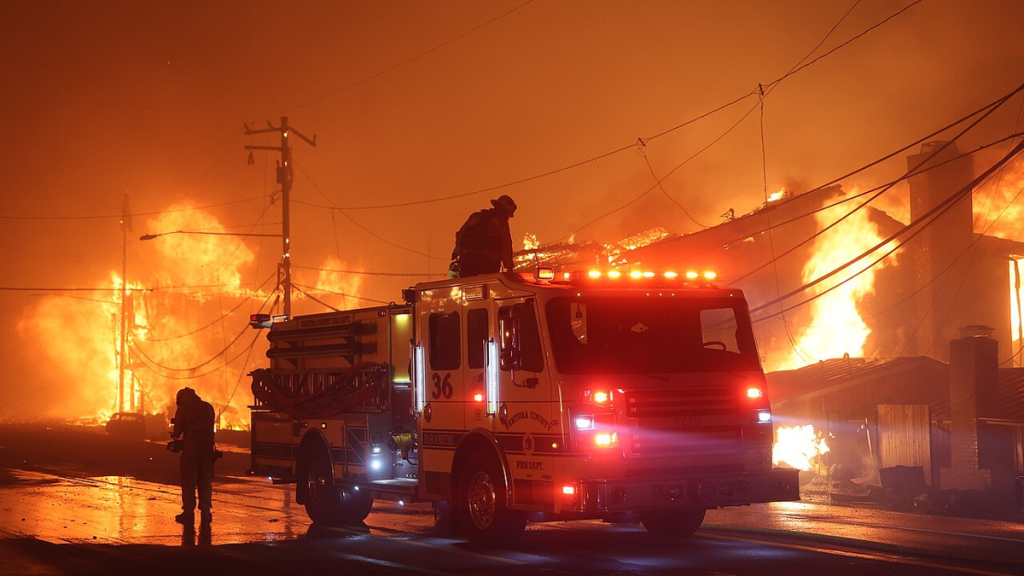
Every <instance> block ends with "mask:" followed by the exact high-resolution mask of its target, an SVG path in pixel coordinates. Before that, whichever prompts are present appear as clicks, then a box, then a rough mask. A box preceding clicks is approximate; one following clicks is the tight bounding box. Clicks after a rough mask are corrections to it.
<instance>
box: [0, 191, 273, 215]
mask: <svg viewBox="0 0 1024 576" xmlns="http://www.w3.org/2000/svg"><path fill="white" fill-rule="evenodd" d="M262 198H263V196H254V197H252V198H244V199H242V200H232V201H230V202H220V203H218V204H206V205H204V206H189V207H187V208H175V209H169V210H161V211H159V212H133V213H132V214H131V216H132V217H133V218H134V217H137V216H160V215H163V214H174V213H176V212H189V211H193V210H206V209H207V208H220V207H222V206H232V205H235V204H244V203H246V202H252V201H253V200H260V199H262ZM114 218H116V219H118V220H120V219H121V218H124V214H101V215H92V216H8V215H0V220H110V219H114Z"/></svg>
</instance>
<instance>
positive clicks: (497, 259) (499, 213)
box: [450, 196, 516, 278]
mask: <svg viewBox="0 0 1024 576" xmlns="http://www.w3.org/2000/svg"><path fill="white" fill-rule="evenodd" d="M491 205H493V206H494V207H493V208H487V209H484V210H481V211H479V212H474V213H473V214H471V215H470V217H469V218H468V219H467V220H466V223H465V224H463V225H462V228H459V231H458V232H456V233H455V249H454V250H453V251H452V265H451V268H450V269H451V271H452V272H453V273H455V274H456V275H457V276H459V277H461V278H465V277H467V276H476V275H478V274H493V273H495V272H501V271H502V270H503V269H504V270H505V271H511V270H512V268H513V263H512V233H511V232H510V231H509V228H508V219H509V218H511V217H512V216H513V215H514V214H515V213H516V203H515V201H514V200H512V198H510V197H508V196H501V197H500V198H498V199H496V200H491Z"/></svg>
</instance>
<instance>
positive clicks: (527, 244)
mask: <svg viewBox="0 0 1024 576" xmlns="http://www.w3.org/2000/svg"><path fill="white" fill-rule="evenodd" d="M537 248H540V242H538V241H537V235H536V234H530V233H529V232H527V233H526V234H525V235H524V236H523V250H536V249H537Z"/></svg>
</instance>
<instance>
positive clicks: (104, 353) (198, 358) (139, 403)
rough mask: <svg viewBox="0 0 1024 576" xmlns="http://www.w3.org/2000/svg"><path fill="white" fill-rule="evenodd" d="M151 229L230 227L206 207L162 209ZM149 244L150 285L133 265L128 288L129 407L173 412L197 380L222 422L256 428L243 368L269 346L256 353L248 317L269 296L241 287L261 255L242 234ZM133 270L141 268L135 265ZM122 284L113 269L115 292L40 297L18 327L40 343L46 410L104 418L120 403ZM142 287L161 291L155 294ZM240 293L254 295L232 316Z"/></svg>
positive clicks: (36, 349) (259, 345)
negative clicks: (185, 390) (204, 209)
mask: <svg viewBox="0 0 1024 576" xmlns="http://www.w3.org/2000/svg"><path fill="white" fill-rule="evenodd" d="M186 214H187V215H186ZM149 226H150V228H149V229H150V230H159V231H165V230H189V229H191V230H198V229H203V230H223V229H224V228H223V227H222V226H221V225H220V223H219V222H218V221H217V219H216V218H215V217H214V216H212V215H210V214H208V213H205V212H202V211H199V210H190V211H188V212H187V213H185V212H180V211H179V212H168V213H164V214H163V215H161V216H159V217H158V218H156V219H155V220H153V221H152V222H150V223H149ZM145 250H146V251H149V250H154V251H156V252H157V253H158V255H157V256H156V257H155V258H154V257H153V256H152V252H150V253H149V254H147V253H146V252H143V251H141V250H140V258H142V259H143V261H144V262H146V264H147V265H146V271H145V272H146V276H147V280H146V282H145V283H142V282H139V281H134V280H131V279H130V278H131V276H132V275H133V270H132V269H131V268H130V269H129V281H128V283H127V286H126V289H125V298H126V299H125V310H126V312H127V322H126V323H125V341H126V346H125V349H126V354H125V365H126V367H125V373H124V383H125V384H124V392H123V393H124V396H123V398H122V402H123V405H124V409H125V410H126V411H128V410H132V411H137V412H145V413H150V414H159V413H164V414H173V411H174V397H175V394H176V392H177V391H178V390H179V389H181V388H182V387H185V386H189V387H191V388H193V389H195V390H196V391H197V392H198V393H199V395H200V396H201V397H202V398H203V399H204V400H206V401H207V402H210V403H211V404H212V405H213V406H214V409H215V410H216V411H217V413H218V414H220V425H221V427H222V428H232V427H246V426H248V418H249V411H248V409H247V405H248V403H249V400H250V397H249V393H248V383H247V382H246V378H245V373H246V372H248V370H249V369H251V368H252V366H251V364H252V363H253V362H258V361H259V358H260V357H261V356H262V352H263V351H264V350H265V346H266V344H265V341H264V340H263V339H257V340H256V343H255V347H256V349H253V350H248V347H249V344H250V343H251V342H253V337H254V336H255V332H253V333H252V335H251V336H250V333H249V332H248V331H247V330H246V327H247V322H246V320H247V315H248V314H249V312H250V311H251V310H250V307H251V308H255V307H257V306H258V305H259V303H262V301H263V300H264V299H265V298H266V294H262V293H259V292H254V291H252V290H249V289H243V288H242V287H241V283H242V273H243V271H244V270H245V269H246V266H247V265H248V264H250V263H251V262H253V260H254V259H255V257H254V254H253V252H252V251H251V250H250V249H249V248H248V247H247V246H246V245H245V244H244V243H243V242H242V239H240V238H237V237H231V236H215V235H198V236H193V235H187V234H172V235H167V236H162V237H160V238H159V239H156V240H154V241H152V242H151V243H149V242H148V243H146V248H145ZM134 275H138V276H143V272H142V270H138V269H136V271H134ZM123 283H124V280H123V279H122V278H121V277H120V274H118V273H115V272H111V273H110V274H109V275H108V280H107V282H106V284H107V285H108V286H110V287H111V288H112V290H111V291H110V292H104V293H100V294H102V295H101V296H97V297H95V298H88V299H86V301H85V302H83V301H82V300H81V299H76V298H68V297H66V296H62V295H61V296H46V297H42V298H40V299H39V300H38V301H37V303H36V304H35V305H34V306H32V307H30V308H28V309H27V310H26V312H25V313H24V314H23V316H22V317H21V318H20V319H19V322H18V329H19V333H20V334H21V336H22V337H23V338H24V339H25V340H27V341H29V342H31V343H33V344H34V346H33V347H32V349H33V354H34V355H35V360H36V361H37V362H38V364H39V366H40V370H39V373H40V378H44V379H45V382H46V383H47V384H46V385H47V386H51V387H52V390H53V391H52V394H51V396H52V401H51V402H50V405H49V412H48V413H47V414H44V416H58V417H65V418H69V419H72V420H77V421H80V422H82V423H93V422H96V423H102V422H105V421H106V420H107V419H109V417H110V415H111V414H112V413H113V412H114V411H116V410H117V407H118V397H117V391H118V378H119V365H120V358H119V353H120V341H121V310H122V306H121V287H122V285H123ZM89 284H90V285H93V286H95V285H103V284H104V282H103V281H102V280H97V281H94V282H89ZM144 284H145V285H148V286H151V287H155V288H156V290H153V291H147V289H146V288H145V286H144ZM182 285H185V286H186V287H187V288H182ZM188 286H191V287H188ZM238 297H252V298H253V302H252V303H250V304H249V305H242V306H239V307H238V309H237V311H236V314H228V312H229V311H230V310H231V309H232V308H235V307H236V306H238V304H239V300H238ZM218 319H221V320H219V321H218ZM243 331H244V333H243ZM240 333H241V336H240V337H239V334H240ZM236 337H238V338H237V339H235V338H236ZM246 358H248V364H246V363H245V360H246ZM189 368H193V369H191V370H189Z"/></svg>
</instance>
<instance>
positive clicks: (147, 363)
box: [131, 291, 276, 380]
mask: <svg viewBox="0 0 1024 576" xmlns="http://www.w3.org/2000/svg"><path fill="white" fill-rule="evenodd" d="M275 293H276V291H275V292H272V293H271V294H269V295H268V296H267V298H266V299H265V300H264V301H263V304H262V305H261V306H260V308H259V309H260V310H262V309H263V306H266V304H267V302H269V301H270V296H272V295H273V294H275ZM248 329H250V328H249V326H248V325H246V327H245V328H243V329H242V331H241V332H239V333H238V335H237V336H235V338H234V339H233V340H232V341H231V342H230V343H229V344H228V345H227V346H225V347H224V348H223V349H222V350H221V351H219V352H217V353H216V354H214V355H213V356H212V357H211V358H210V359H208V360H206V361H204V362H202V363H200V364H197V365H196V366H192V367H189V368H175V367H171V366H166V365H164V364H161V363H158V362H157V361H155V360H154V359H153V358H152V357H150V356H149V355H148V354H146V352H145V350H143V349H142V348H141V347H140V346H139V344H138V342H136V341H134V340H133V341H132V345H131V347H132V348H133V349H134V350H135V351H136V352H138V353H139V354H140V355H141V357H142V358H141V359H142V360H143V362H142V364H143V366H145V367H146V368H147V369H149V370H150V371H151V372H153V373H154V374H156V375H157V376H160V377H161V378H168V379H171V380H193V379H196V378H202V377H204V376H209V375H210V374H213V373H214V372H216V371H218V370H221V369H223V368H226V367H227V366H229V365H230V364H231V363H232V362H234V361H235V360H237V359H238V358H240V357H241V356H242V353H244V352H245V351H244V350H243V351H242V353H240V354H238V355H236V356H234V357H232V358H230V359H228V360H226V361H225V362H224V363H223V364H221V365H220V366H218V367H216V368H213V369H211V370H209V371H207V372H204V373H202V374H194V373H193V374H189V375H188V376H173V375H169V374H162V373H161V372H159V371H158V370H156V369H155V368H153V366H151V365H150V363H152V364H153V365H155V366H157V367H159V368H161V369H164V370H170V371H172V372H195V371H196V370H198V369H200V368H202V367H204V366H206V365H207V364H210V363H211V362H213V361H214V360H216V359H217V358H219V357H221V356H222V355H224V354H225V353H226V352H227V351H228V350H229V349H230V348H231V346H232V345H234V343H235V342H237V341H238V340H240V339H241V337H242V335H244V334H245V331H246V330H248ZM260 332H262V330H259V331H257V334H256V336H257V337H258V336H259V334H260ZM255 340H256V339H255V338H254V339H253V342H252V344H250V346H251V345H255Z"/></svg>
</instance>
